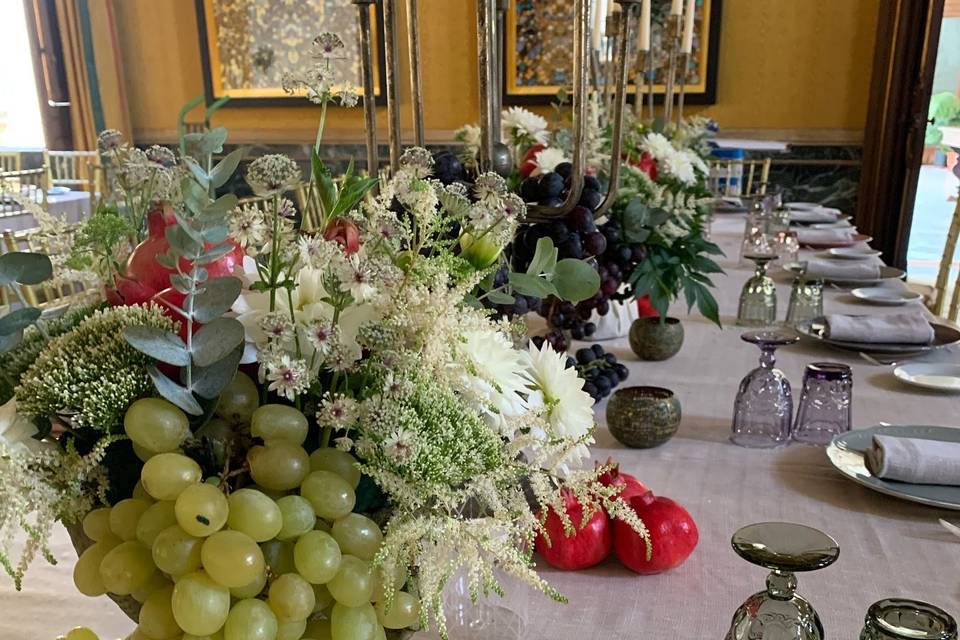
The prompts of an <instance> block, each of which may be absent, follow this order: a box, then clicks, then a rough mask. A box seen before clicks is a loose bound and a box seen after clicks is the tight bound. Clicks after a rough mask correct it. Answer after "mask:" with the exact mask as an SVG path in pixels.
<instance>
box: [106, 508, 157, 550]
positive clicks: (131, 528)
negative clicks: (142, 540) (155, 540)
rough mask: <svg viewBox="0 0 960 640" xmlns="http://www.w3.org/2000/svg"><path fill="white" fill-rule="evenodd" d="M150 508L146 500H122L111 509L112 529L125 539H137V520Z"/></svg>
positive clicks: (116, 534)
mask: <svg viewBox="0 0 960 640" xmlns="http://www.w3.org/2000/svg"><path fill="white" fill-rule="evenodd" d="M149 508H150V503H149V502H147V501H146V500H137V499H136V498H127V499H126V500H121V501H120V502H118V503H117V504H115V505H114V506H113V508H112V509H110V531H112V532H113V534H114V535H115V536H117V537H118V538H120V539H121V540H123V541H124V542H126V541H128V540H136V539H137V521H138V520H140V516H142V515H143V512H144V511H146V510H147V509H149Z"/></svg>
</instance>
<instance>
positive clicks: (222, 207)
mask: <svg viewBox="0 0 960 640" xmlns="http://www.w3.org/2000/svg"><path fill="white" fill-rule="evenodd" d="M237 202H238V200H237V196H235V195H234V194H232V193H225V194H223V195H222V196H220V197H219V198H217V199H216V200H214V201H213V202H211V203H210V204H208V205H206V206H205V207H204V208H203V218H204V220H205V221H210V222H212V221H214V220H216V219H218V218H223V217H226V215H227V214H228V213H230V212H231V211H233V210H234V209H236V208H237Z"/></svg>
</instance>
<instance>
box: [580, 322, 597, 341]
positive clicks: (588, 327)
mask: <svg viewBox="0 0 960 640" xmlns="http://www.w3.org/2000/svg"><path fill="white" fill-rule="evenodd" d="M596 332H597V325H596V324H594V323H592V322H588V323H587V324H585V325H583V335H585V336H587V337H588V338H589V337H590V336H592V335H593V334H595V333H596Z"/></svg>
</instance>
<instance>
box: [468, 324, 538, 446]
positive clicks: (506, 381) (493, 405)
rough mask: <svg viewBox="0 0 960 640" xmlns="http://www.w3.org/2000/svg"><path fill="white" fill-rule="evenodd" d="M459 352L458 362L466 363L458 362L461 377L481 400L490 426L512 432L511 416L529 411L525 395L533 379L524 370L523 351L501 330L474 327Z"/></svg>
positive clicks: (504, 432) (482, 408) (481, 408)
mask: <svg viewBox="0 0 960 640" xmlns="http://www.w3.org/2000/svg"><path fill="white" fill-rule="evenodd" d="M457 355H458V356H459V357H458V358H457V362H463V363H464V365H466V366H464V365H459V366H460V367H461V372H460V376H461V379H462V380H463V381H464V382H465V383H466V384H467V386H468V387H469V388H470V390H471V391H472V392H473V394H474V396H475V397H476V398H478V399H479V400H480V401H481V402H482V406H481V407H478V408H479V409H480V410H481V411H483V412H484V416H485V418H486V419H487V421H488V422H489V423H490V424H491V426H494V427H496V428H497V429H498V430H500V431H501V432H503V434H504V435H506V436H508V437H509V436H512V435H513V434H512V433H506V430H507V427H508V424H509V421H508V418H513V417H517V416H520V415H522V414H523V413H525V412H526V411H527V405H526V402H525V400H524V395H525V394H527V393H528V392H529V385H530V384H531V382H532V380H531V378H530V377H529V376H528V375H527V373H526V371H525V370H524V355H523V352H521V351H517V350H516V349H514V348H513V345H512V344H511V342H510V339H509V338H508V337H507V336H505V335H504V334H503V333H501V332H499V331H484V330H474V331H467V332H466V333H465V334H464V336H463V341H462V342H461V343H460V344H459V345H458V349H457ZM521 394H524V395H521Z"/></svg>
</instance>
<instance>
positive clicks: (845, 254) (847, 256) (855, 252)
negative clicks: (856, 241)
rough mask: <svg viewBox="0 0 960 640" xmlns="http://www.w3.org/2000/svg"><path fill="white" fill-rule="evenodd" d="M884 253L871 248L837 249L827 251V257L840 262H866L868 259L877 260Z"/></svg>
mask: <svg viewBox="0 0 960 640" xmlns="http://www.w3.org/2000/svg"><path fill="white" fill-rule="evenodd" d="M882 253H883V252H882V251H877V250H876V249H871V248H869V247H856V246H853V247H835V248H833V249H827V250H826V252H825V257H827V258H834V259H839V260H866V259H867V258H875V257H877V256H879V255H880V254H882Z"/></svg>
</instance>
